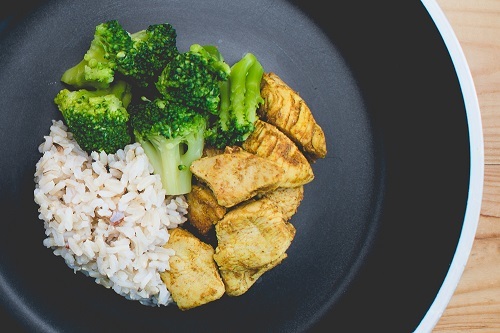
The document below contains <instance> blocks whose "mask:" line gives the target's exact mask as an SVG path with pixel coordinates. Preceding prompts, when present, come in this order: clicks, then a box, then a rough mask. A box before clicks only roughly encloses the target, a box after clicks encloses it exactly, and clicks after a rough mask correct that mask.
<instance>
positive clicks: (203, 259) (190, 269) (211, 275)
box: [160, 228, 225, 310]
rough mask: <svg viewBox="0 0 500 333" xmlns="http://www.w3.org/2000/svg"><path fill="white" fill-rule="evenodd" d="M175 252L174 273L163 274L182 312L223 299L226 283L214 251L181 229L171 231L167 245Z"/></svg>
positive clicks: (171, 265)
mask: <svg viewBox="0 0 500 333" xmlns="http://www.w3.org/2000/svg"><path fill="white" fill-rule="evenodd" d="M164 247H166V248H170V249H173V250H174V251H175V255H174V256H172V257H170V259H169V264H170V270H166V271H164V272H161V273H160V277H161V279H162V281H163V282H164V283H165V285H166V287H167V289H168V291H170V294H171V295H172V299H173V300H174V302H175V303H176V304H177V306H178V307H179V309H181V310H188V309H191V308H194V307H197V306H200V305H203V304H206V303H209V302H212V301H215V300H217V299H219V298H220V297H222V295H224V292H225V287H224V282H223V281H222V278H221V276H220V273H219V271H218V268H217V265H216V264H215V261H214V259H213V255H214V249H213V247H212V246H210V245H209V244H206V243H204V242H202V241H200V240H199V239H198V238H197V237H196V236H194V235H193V234H191V233H190V232H188V231H187V230H184V229H181V228H175V229H172V230H170V238H169V240H168V242H167V243H166V244H165V245H164Z"/></svg>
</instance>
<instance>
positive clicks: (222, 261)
mask: <svg viewBox="0 0 500 333" xmlns="http://www.w3.org/2000/svg"><path fill="white" fill-rule="evenodd" d="M215 232H216V235H217V241H218V243H217V247H216V249H215V254H214V260H215V262H216V263H217V266H218V267H219V271H220V274H221V276H222V280H223V281H224V284H225V286H226V294H228V295H230V296H237V295H241V294H243V293H245V292H246V291H247V290H248V289H249V288H250V287H251V286H252V285H253V283H254V282H255V281H256V280H257V278H258V277H259V276H261V275H262V274H263V273H264V272H266V271H268V270H270V269H271V268H273V267H275V266H276V265H277V264H278V263H280V262H281V261H282V260H283V259H284V258H285V257H286V255H285V253H286V250H287V249H288V247H289V246H290V244H291V242H292V240H293V238H294V237H295V227H294V226H293V225H292V224H290V223H289V222H287V221H286V220H285V219H284V218H283V214H282V213H281V211H280V209H279V208H278V207H277V206H276V205H275V204H274V203H273V202H272V201H271V200H269V199H267V198H263V199H259V200H250V201H249V202H247V203H245V204H242V205H240V206H238V207H236V208H234V209H232V210H230V211H229V212H228V213H227V214H226V215H225V216H224V217H223V218H222V220H220V221H219V222H218V223H217V224H216V225H215ZM284 255H285V257H284Z"/></svg>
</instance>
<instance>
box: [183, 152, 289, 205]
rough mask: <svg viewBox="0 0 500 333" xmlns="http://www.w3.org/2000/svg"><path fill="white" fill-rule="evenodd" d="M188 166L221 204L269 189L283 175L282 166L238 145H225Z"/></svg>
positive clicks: (236, 202) (232, 203) (231, 203)
mask: <svg viewBox="0 0 500 333" xmlns="http://www.w3.org/2000/svg"><path fill="white" fill-rule="evenodd" d="M190 170H191V172H192V173H193V175H194V176H195V177H196V178H197V179H198V180H199V181H201V182H202V183H204V184H206V185H207V186H208V187H209V188H210V189H211V190H212V192H213V194H214V195H215V197H216V198H217V202H218V204H219V205H221V206H224V207H232V206H235V205H237V204H239V203H241V202H243V201H245V200H247V199H250V198H252V197H253V196H255V195H257V194H261V193H265V192H269V191H272V190H274V189H276V188H277V187H278V186H279V185H280V184H281V183H282V181H283V177H284V170H283V168H282V167H281V166H279V165H278V164H277V163H275V162H273V161H271V160H269V159H267V158H263V157H260V156H257V155H255V154H252V153H249V152H247V151H245V150H243V149H242V148H241V147H226V149H225V150H224V153H223V154H219V155H214V156H207V157H202V158H200V159H198V160H195V161H194V162H193V163H191V167H190Z"/></svg>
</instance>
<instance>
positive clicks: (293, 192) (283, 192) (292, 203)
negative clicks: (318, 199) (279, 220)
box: [264, 186, 304, 220]
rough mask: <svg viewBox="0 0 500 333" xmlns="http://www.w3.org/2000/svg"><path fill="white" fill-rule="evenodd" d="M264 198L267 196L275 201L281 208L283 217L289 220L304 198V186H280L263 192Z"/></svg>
mask: <svg viewBox="0 0 500 333" xmlns="http://www.w3.org/2000/svg"><path fill="white" fill-rule="evenodd" d="M264 198H268V199H269V200H271V201H272V202H273V203H275V204H276V206H277V207H278V208H279V209H280V210H281V213H282V214H283V218H284V219H285V220H289V219H290V218H291V217H292V216H293V215H294V214H295V213H296V212H297V209H298V208H299V205H300V203H301V202H302V199H303V198H304V187H303V186H297V187H280V188H277V189H276V190H274V191H272V192H269V193H266V194H264Z"/></svg>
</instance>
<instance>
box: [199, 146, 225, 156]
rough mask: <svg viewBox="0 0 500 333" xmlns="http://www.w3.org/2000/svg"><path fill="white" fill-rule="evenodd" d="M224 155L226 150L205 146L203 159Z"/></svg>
mask: <svg viewBox="0 0 500 333" xmlns="http://www.w3.org/2000/svg"><path fill="white" fill-rule="evenodd" d="M222 153H224V149H221V148H216V147H212V146H208V145H205V146H204V147H203V152H202V155H201V156H202V157H207V156H215V155H219V154H222Z"/></svg>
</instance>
